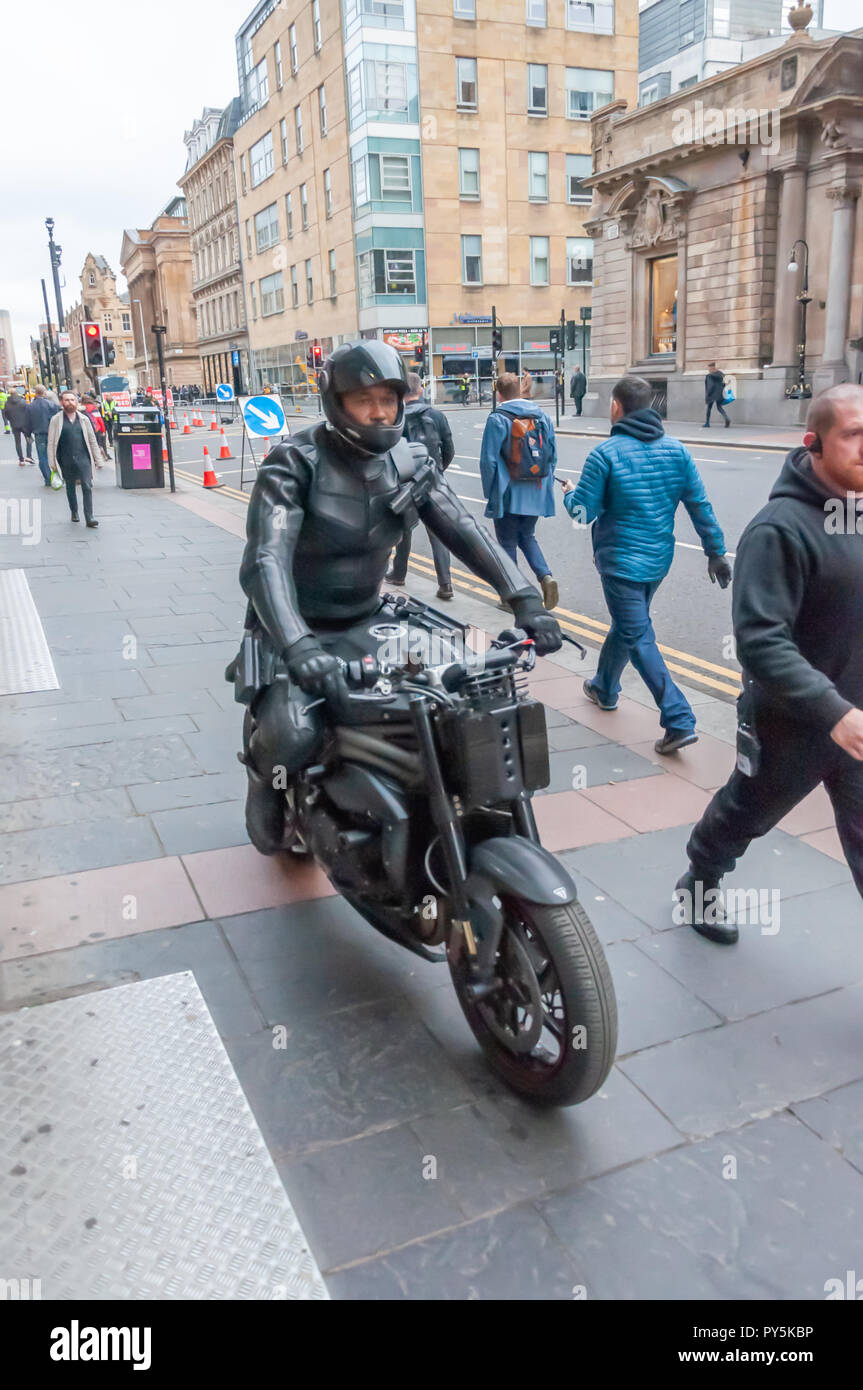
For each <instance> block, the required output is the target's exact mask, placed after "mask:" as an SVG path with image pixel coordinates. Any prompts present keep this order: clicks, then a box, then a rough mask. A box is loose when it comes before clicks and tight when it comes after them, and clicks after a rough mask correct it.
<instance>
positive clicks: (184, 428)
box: [183, 415, 192, 434]
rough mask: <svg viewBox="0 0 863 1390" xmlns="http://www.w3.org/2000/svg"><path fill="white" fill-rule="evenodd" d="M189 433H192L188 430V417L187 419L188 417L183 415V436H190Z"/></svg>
mask: <svg viewBox="0 0 863 1390" xmlns="http://www.w3.org/2000/svg"><path fill="white" fill-rule="evenodd" d="M191 433H192V431H191V430H190V429H189V417H188V415H184V416H183V434H191Z"/></svg>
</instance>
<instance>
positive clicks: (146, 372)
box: [132, 299, 152, 386]
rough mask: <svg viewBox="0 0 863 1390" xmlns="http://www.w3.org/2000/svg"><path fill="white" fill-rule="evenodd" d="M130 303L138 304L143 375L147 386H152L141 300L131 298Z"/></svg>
mask: <svg viewBox="0 0 863 1390" xmlns="http://www.w3.org/2000/svg"><path fill="white" fill-rule="evenodd" d="M132 303H133V304H137V306H138V318H139V319H140V321H141V342H142V343H143V345H144V375H145V376H146V378H147V385H148V386H152V382H151V381H150V354H149V352H148V351H147V338H146V335H145V333H144V310H143V309H142V308H141V301H140V299H133V300H132Z"/></svg>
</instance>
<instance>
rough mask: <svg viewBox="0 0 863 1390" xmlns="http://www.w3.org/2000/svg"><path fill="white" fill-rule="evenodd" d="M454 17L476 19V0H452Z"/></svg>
mask: <svg viewBox="0 0 863 1390" xmlns="http://www.w3.org/2000/svg"><path fill="white" fill-rule="evenodd" d="M452 15H453V19H476V0H452Z"/></svg>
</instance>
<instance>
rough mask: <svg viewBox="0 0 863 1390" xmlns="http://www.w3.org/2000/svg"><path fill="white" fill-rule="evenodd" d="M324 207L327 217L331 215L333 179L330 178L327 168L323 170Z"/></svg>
mask: <svg viewBox="0 0 863 1390" xmlns="http://www.w3.org/2000/svg"><path fill="white" fill-rule="evenodd" d="M324 208H325V210H326V214H327V217H332V215H333V181H332V179H331V178H330V171H329V169H325V170H324Z"/></svg>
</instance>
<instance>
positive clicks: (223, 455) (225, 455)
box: [219, 425, 234, 459]
mask: <svg viewBox="0 0 863 1390" xmlns="http://www.w3.org/2000/svg"><path fill="white" fill-rule="evenodd" d="M221 435H222V440H221V443H222V447H221V449H220V450H219V458H220V459H230V458H233V457H234V456H233V454H232V453H231V450H230V448H229V447H228V441H227V439H226V438H225V427H224V425H223V426H222V430H221Z"/></svg>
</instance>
